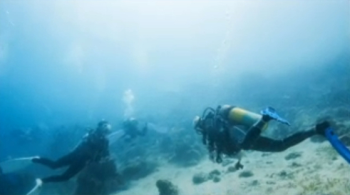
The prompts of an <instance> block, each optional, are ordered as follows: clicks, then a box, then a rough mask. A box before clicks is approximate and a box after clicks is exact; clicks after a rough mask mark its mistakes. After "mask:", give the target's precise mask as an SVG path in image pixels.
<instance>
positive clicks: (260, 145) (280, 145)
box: [244, 129, 316, 152]
mask: <svg viewBox="0 0 350 195" xmlns="http://www.w3.org/2000/svg"><path fill="white" fill-rule="evenodd" d="M313 135H316V131H315V130H314V129H311V130H308V131H302V132H298V133H295V134H293V135H291V136H289V137H287V138H285V139H283V140H274V139H270V138H267V137H262V136H260V137H259V138H258V139H256V141H255V143H253V144H252V145H250V147H248V148H244V149H246V150H256V151H262V152H282V151H284V150H286V149H288V148H290V147H292V146H295V145H297V144H299V143H301V142H302V141H304V140H305V139H307V138H309V137H311V136H313Z"/></svg>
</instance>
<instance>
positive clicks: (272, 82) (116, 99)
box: [0, 0, 350, 194]
mask: <svg viewBox="0 0 350 195" xmlns="http://www.w3.org/2000/svg"><path fill="white" fill-rule="evenodd" d="M349 73H350V3H349V1H348V0H333V1H326V0H311V1H304V0H295V1H292V0H286V1H275V0H273V1H267V0H266V1H264V0H254V1H241V0H238V1H214V0H213V1H211V0H206V1H198V0H189V1H170V0H161V1H153V0H152V1H137V0H135V1H126V0H109V1H105V0H103V1H93V0H88V1H83V0H74V1H63V0H62V1H61V0H54V1H36V0H35V1H34V0H33V1H31V0H27V1H23V0H16V1H11V0H2V1H0V138H1V139H0V160H4V159H8V158H13V157H21V156H31V155H38V154H39V153H40V154H41V153H46V154H48V155H51V157H58V156H59V155H61V154H64V153H65V152H68V151H69V148H71V146H74V145H75V141H78V138H79V137H80V136H82V135H83V131H82V130H79V131H75V132H74V128H76V129H77V128H78V127H76V126H82V127H84V128H85V127H95V125H96V123H97V122H98V121H100V120H101V119H106V120H107V121H109V122H110V123H111V124H112V126H113V130H117V129H119V127H120V125H121V122H122V121H123V119H125V118H126V117H130V116H133V117H136V118H138V119H140V120H142V121H147V122H149V123H151V127H152V128H154V129H155V130H156V133H158V134H166V133H169V134H170V133H174V132H175V133H178V131H181V129H184V131H181V132H180V133H178V134H176V135H177V136H179V138H178V139H179V140H181V137H182V136H187V135H190V138H188V139H189V140H192V141H193V142H196V143H197V142H198V148H196V150H198V151H199V152H200V153H201V154H202V155H203V156H204V159H205V160H203V159H202V160H203V161H205V162H206V161H207V156H205V155H206V154H207V153H206V151H205V146H203V145H200V144H201V140H200V139H199V137H196V135H195V133H194V130H193V127H192V119H193V118H194V117H195V116H196V115H201V114H202V111H203V109H204V108H206V107H208V106H210V107H214V108H215V107H216V106H217V105H220V104H230V105H237V106H242V107H245V108H247V109H250V110H253V111H255V112H258V111H259V110H260V109H262V108H265V107H266V106H272V107H274V108H276V109H277V110H278V111H279V112H280V113H282V115H283V116H285V117H286V118H288V119H289V120H290V122H291V123H292V127H293V130H294V129H295V128H296V127H305V126H307V125H313V124H314V122H315V121H316V120H317V119H318V118H320V117H324V116H325V115H327V116H328V115H332V112H328V110H329V109H335V108H341V109H343V110H345V111H344V112H343V113H346V114H349V115H346V116H349V118H348V119H347V120H350V76H349ZM347 110H349V111H347ZM300 113H302V114H300ZM301 116H303V117H301ZM298 118H299V119H298ZM300 118H303V119H300ZM344 120H345V119H344ZM344 124H345V123H344ZM152 125H153V126H152ZM293 125H294V126H293ZM63 126H64V127H65V128H67V129H69V132H70V133H72V134H74V135H72V137H74V139H73V138H72V139H73V140H74V141H71V142H69V143H66V145H67V146H64V144H62V147H61V148H60V149H57V147H58V146H60V145H61V142H60V141H57V143H55V144H57V145H54V146H53V145H50V146H49V145H48V144H53V141H52V140H55V139H56V138H57V136H59V135H58V134H57V133H55V131H56V130H57V128H60V127H63ZM73 126H74V128H73ZM79 128H80V127H79ZM273 128H276V127H274V126H273ZM18 129H21V130H20V131H21V132H23V129H24V132H29V133H32V134H31V136H33V137H31V138H30V139H29V141H28V139H25V141H26V143H25V144H24V143H23V142H24V141H23V139H18V138H16V132H17V131H15V130H18ZM28 129H30V130H28ZM174 129H175V130H174ZM177 130H178V131H177ZM291 131H292V130H289V131H288V132H291ZM346 131H349V129H347V130H346ZM158 134H157V135H158ZM268 134H270V135H271V136H277V137H278V136H280V135H276V134H273V133H272V132H270V131H269V132H268ZM17 135H18V134H17ZM174 135H175V134H174ZM169 137H171V136H169ZM75 138H76V139H75ZM36 139H37V140H40V141H38V142H36V141H35V143H33V142H31V141H30V140H36ZM147 139H148V138H147ZM149 139H152V140H149V141H145V142H144V143H142V144H143V145H142V144H141V143H140V144H141V145H142V146H140V147H143V149H145V148H146V149H147V148H150V147H148V145H147V144H153V143H157V144H158V143H160V142H161V141H159V140H163V138H159V139H158V137H157V139H156V138H154V140H153V138H149ZM164 139H165V138H164ZM167 139H168V138H167ZM169 139H170V138H169ZM174 139H175V138H174ZM192 141H189V142H192ZM39 142H40V143H39ZM165 142H166V141H165ZM173 142H174V143H177V142H176V141H173ZM349 143H350V142H349ZM186 144H187V143H185V145H186ZM21 145H22V146H25V148H23V147H21ZM118 147H120V148H124V149H126V148H127V147H123V146H118ZM169 147H170V146H169ZM301 147H302V146H301ZM48 148H55V153H52V152H49V151H48ZM203 148H204V149H203ZM56 149H57V150H56ZM163 149H164V147H163ZM111 150H116V151H115V153H116V154H118V155H117V156H118V158H117V164H118V163H119V162H118V161H123V160H125V159H129V158H130V159H132V157H130V155H134V156H138V155H139V156H143V157H144V156H147V155H156V154H155V153H156V152H154V153H152V154H149V153H147V154H146V153H145V151H141V149H140V151H139V150H138V151H137V152H135V153H132V154H131V153H128V154H124V153H123V154H121V151H119V150H117V149H116V148H114V149H113V148H112V149H111ZM152 150H154V149H152ZM157 151H158V150H157ZM159 152H161V151H159ZM169 155H170V154H169ZM170 156H171V155H170ZM122 157H123V158H122ZM184 158H186V157H184ZM281 158H282V159H283V157H281ZM185 160H186V159H185ZM126 162H127V161H126V160H125V162H124V161H123V162H120V164H122V165H123V164H127V163H126ZM128 162H129V161H128ZM209 166H210V165H209ZM213 166H214V165H213ZM215 166H216V165H215ZM251 166H252V167H253V165H251ZM43 172H45V171H43ZM348 172H350V170H348ZM348 175H349V174H348ZM191 176H192V175H191ZM150 177H152V176H150ZM222 180H224V179H222ZM221 182H223V181H221ZM135 185H136V184H135ZM145 185H146V184H145ZM228 187H229V186H228ZM180 188H181V187H180ZM208 188H210V189H211V186H209V187H208ZM282 188H283V187H282ZM228 190H230V189H228ZM231 192H232V191H230V192H227V194H230V193H231ZM257 192H259V191H258V190H256V191H254V190H253V191H245V192H244V193H241V194H257ZM133 193H134V194H135V193H136V194H137V193H139V192H137V191H132V192H131V193H130V194H133ZM188 193H189V194H193V193H194V192H190V191H188ZM218 193H219V192H218ZM225 193H226V192H225ZM225 193H224V192H222V193H219V194H225ZM232 193H233V192H232ZM232 193H231V194H232ZM281 193H282V192H281ZM349 193H350V190H349ZM126 194H127V193H126Z"/></svg>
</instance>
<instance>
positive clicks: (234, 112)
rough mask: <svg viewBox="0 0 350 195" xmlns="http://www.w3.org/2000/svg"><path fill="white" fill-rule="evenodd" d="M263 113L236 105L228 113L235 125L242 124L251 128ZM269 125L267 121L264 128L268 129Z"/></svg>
mask: <svg viewBox="0 0 350 195" xmlns="http://www.w3.org/2000/svg"><path fill="white" fill-rule="evenodd" d="M261 117H262V115H260V114H257V113H254V112H250V111H247V110H244V109H242V108H238V107H234V108H232V109H231V110H230V112H229V114H228V119H229V120H230V122H231V123H232V124H234V125H242V126H245V127H247V128H250V127H251V126H253V125H254V124H255V123H257V122H258V121H259V120H260V119H261ZM267 127H268V123H265V125H264V127H263V128H262V130H263V131H264V130H266V129H267Z"/></svg>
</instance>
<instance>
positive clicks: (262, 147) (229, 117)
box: [194, 105, 330, 163]
mask: <svg viewBox="0 0 350 195" xmlns="http://www.w3.org/2000/svg"><path fill="white" fill-rule="evenodd" d="M271 120H277V121H279V122H282V123H284V124H286V125H289V123H288V122H287V121H286V120H284V119H282V118H281V117H280V116H278V115H277V113H276V112H275V110H274V109H273V108H271V107H268V108H267V109H265V110H263V111H261V115H259V114H255V113H252V112H249V111H246V110H243V109H241V108H238V107H235V106H229V105H224V106H218V108H217V109H216V110H214V109H212V108H208V109H206V110H205V111H204V112H203V116H202V117H198V116H197V117H196V118H195V120H194V125H195V129H196V131H197V132H198V133H200V134H202V135H203V143H204V144H205V145H207V146H208V150H209V152H210V157H211V158H212V159H215V161H216V162H217V163H221V162H222V157H221V156H222V154H225V155H227V156H234V155H237V154H238V153H239V152H240V151H241V150H256V151H262V152H281V151H284V150H286V149H288V148H290V147H292V146H294V145H296V144H298V143H300V142H302V141H304V140H305V139H307V138H309V137H311V136H313V135H317V134H319V135H324V132H325V130H326V129H327V128H328V127H329V126H330V124H329V123H328V122H327V121H325V122H322V123H319V124H316V126H315V128H312V129H309V130H306V131H300V132H297V133H295V134H293V135H291V136H288V137H286V138H284V139H283V140H274V139H270V138H267V137H263V136H261V135H260V134H261V133H262V131H263V130H265V129H266V128H267V125H268V122H269V121H271ZM242 127H243V128H245V129H248V131H247V132H246V133H244V134H245V135H244V136H242V137H243V138H241V139H239V138H238V137H237V136H236V135H237V133H235V131H241V129H240V128H242ZM215 153H216V157H214V155H215ZM238 163H239V162H238Z"/></svg>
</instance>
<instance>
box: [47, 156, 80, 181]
mask: <svg viewBox="0 0 350 195" xmlns="http://www.w3.org/2000/svg"><path fill="white" fill-rule="evenodd" d="M85 164H86V162H85V161H80V162H77V163H74V164H72V165H71V166H70V167H69V168H68V169H67V170H66V171H65V172H64V173H63V174H62V175H55V176H50V177H46V178H42V179H41V180H42V182H43V183H49V182H63V181H67V180H69V179H70V178H72V177H74V176H75V175H76V174H78V173H79V172H80V171H81V170H82V169H83V168H84V167H85Z"/></svg>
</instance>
